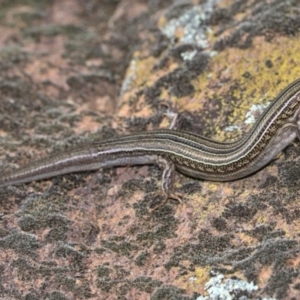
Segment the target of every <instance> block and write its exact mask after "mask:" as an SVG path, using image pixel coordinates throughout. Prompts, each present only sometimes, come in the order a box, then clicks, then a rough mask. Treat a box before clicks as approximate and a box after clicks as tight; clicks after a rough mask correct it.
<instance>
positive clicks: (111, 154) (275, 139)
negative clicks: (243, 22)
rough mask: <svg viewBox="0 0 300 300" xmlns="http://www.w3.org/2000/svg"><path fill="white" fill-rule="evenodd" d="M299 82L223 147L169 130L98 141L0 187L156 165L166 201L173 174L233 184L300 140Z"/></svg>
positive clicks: (8, 177) (16, 174)
mask: <svg viewBox="0 0 300 300" xmlns="http://www.w3.org/2000/svg"><path fill="white" fill-rule="evenodd" d="M299 115H300V79H298V80H296V81H294V82H293V83H292V84H290V85H289V86H288V87H286V88H285V89H284V90H283V91H282V92H281V93H280V94H279V95H278V96H277V97H276V98H275V99H274V101H273V102H272V103H271V105H270V106H269V107H268V108H267V109H266V110H265V112H264V113H263V114H262V115H261V116H260V118H259V119H258V121H257V122H256V123H255V125H254V126H253V128H252V129H251V130H250V131H249V132H248V133H247V134H246V135H244V137H243V138H241V139H240V140H238V141H236V142H232V143H221V142H217V141H214V140H210V139H207V138H205V137H202V136H200V135H196V134H193V133H189V132H185V131H179V130H178V131H177V130H170V129H161V130H153V131H149V132H143V133H136V134H132V135H127V136H120V137H117V138H113V139H109V140H105V141H100V142H94V143H91V144H89V145H85V146H82V147H76V148H74V149H72V150H70V151H67V152H65V153H61V154H57V155H53V156H50V157H48V158H45V159H42V160H39V161H37V162H33V163H31V164H29V165H28V166H25V167H22V168H20V169H17V170H15V171H13V172H11V173H8V174H4V175H1V176H0V186H1V187H4V186H9V185H16V184H21V183H26V182H30V181H34V180H41V179H45V178H50V177H53V176H57V175H62V174H67V173H71V172H79V171H87V170H96V169H99V168H108V167H113V166H122V165H123V166H124V165H144V164H158V165H159V167H161V168H162V169H163V176H162V191H163V194H164V196H165V199H168V198H178V197H177V196H176V195H175V194H174V193H173V182H174V173H175V172H174V171H175V169H177V170H178V171H179V172H181V173H183V174H186V175H188V176H191V177H195V178H199V179H206V180H213V181H230V180H235V179H239V178H242V177H245V176H247V175H250V174H251V173H254V172H256V171H257V170H259V169H261V168H262V167H263V166H265V165H266V164H267V163H269V162H270V161H271V160H272V159H273V158H274V157H275V156H276V155H277V154H278V153H279V152H280V151H281V150H283V149H284V148H285V147H286V146H287V145H288V144H290V143H291V142H292V141H293V140H294V139H295V138H296V137H298V138H299V137H300V135H299V128H300V117H299Z"/></svg>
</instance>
